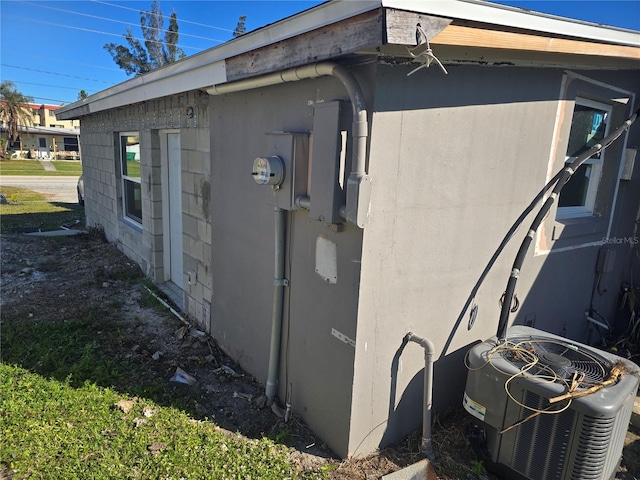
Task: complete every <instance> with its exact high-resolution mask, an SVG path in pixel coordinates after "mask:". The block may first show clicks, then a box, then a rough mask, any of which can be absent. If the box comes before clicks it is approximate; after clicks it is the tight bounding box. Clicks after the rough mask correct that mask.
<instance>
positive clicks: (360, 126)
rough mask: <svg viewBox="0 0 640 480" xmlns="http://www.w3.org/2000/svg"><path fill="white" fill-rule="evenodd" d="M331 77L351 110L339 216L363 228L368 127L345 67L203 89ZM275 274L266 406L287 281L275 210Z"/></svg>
mask: <svg viewBox="0 0 640 480" xmlns="http://www.w3.org/2000/svg"><path fill="white" fill-rule="evenodd" d="M322 76H332V77H335V78H336V79H338V80H339V81H340V82H341V83H342V85H343V86H344V87H345V89H346V91H347V94H348V95H349V99H350V101H351V107H352V110H353V124H352V129H351V134H352V135H353V153H352V160H351V173H350V175H349V178H348V179H347V202H346V205H345V206H343V207H342V208H341V209H340V212H341V214H342V216H343V217H344V218H346V220H347V221H348V222H351V223H353V224H355V225H357V226H358V227H360V228H363V227H364V226H365V225H366V224H367V221H368V217H369V200H370V193H371V190H370V187H371V177H370V176H369V175H367V173H366V170H365V167H366V159H367V139H368V136H369V125H368V122H367V109H366V104H365V100H364V94H363V92H362V89H361V88H360V84H359V83H358V81H357V80H356V78H355V77H354V75H353V74H352V73H351V72H350V71H349V70H348V69H347V68H345V67H343V66H341V65H338V64H336V63H331V62H320V63H315V64H312V65H304V66H301V67H296V68H291V69H289V70H284V71H282V72H276V73H271V74H268V75H263V76H261V77H257V78H248V79H244V80H238V81H236V82H230V83H224V84H219V85H213V86H211V87H210V88H208V89H207V93H209V95H224V94H227V93H234V92H241V91H244V90H251V89H254V88H261V87H268V86H271V85H277V84H280V83H287V82H297V81H298V80H305V79H311V78H317V77H322ZM296 204H297V205H298V206H299V207H302V208H309V204H310V199H309V197H301V198H299V199H296ZM275 217H276V220H275V242H276V244H275V274H274V280H273V281H274V287H273V312H272V323H271V347H270V351H269V370H268V375H267V384H266V389H265V395H266V397H267V405H268V406H271V405H273V402H274V401H275V398H276V395H277V392H278V381H279V367H280V347H281V345H280V337H281V334H282V316H283V303H284V287H285V286H286V283H287V281H286V280H285V278H284V268H285V236H286V233H285V232H286V219H285V211H284V210H281V209H279V208H276V209H275Z"/></svg>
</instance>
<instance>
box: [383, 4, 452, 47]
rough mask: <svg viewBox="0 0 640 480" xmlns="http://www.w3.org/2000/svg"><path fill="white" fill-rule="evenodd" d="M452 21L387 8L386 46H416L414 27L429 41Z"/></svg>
mask: <svg viewBox="0 0 640 480" xmlns="http://www.w3.org/2000/svg"><path fill="white" fill-rule="evenodd" d="M451 22H452V19H450V18H444V17H434V16H431V15H424V14H420V13H413V12H407V11H404V10H395V9H392V8H388V9H386V10H385V33H386V39H385V40H386V41H385V43H386V44H398V45H407V46H416V26H417V25H418V24H420V27H421V28H422V30H424V32H425V33H426V34H427V36H428V37H429V41H431V39H432V38H433V37H435V36H436V35H438V34H439V33H440V32H442V31H443V30H444V29H445V28H446V27H447V26H448V25H449V24H450V23H451Z"/></svg>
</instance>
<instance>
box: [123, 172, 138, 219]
mask: <svg viewBox="0 0 640 480" xmlns="http://www.w3.org/2000/svg"><path fill="white" fill-rule="evenodd" d="M141 193H142V192H141V188H140V184H139V183H136V182H132V181H131V180H124V204H125V210H126V212H125V213H126V215H127V217H129V218H132V219H134V220H136V221H137V222H139V223H142V195H141Z"/></svg>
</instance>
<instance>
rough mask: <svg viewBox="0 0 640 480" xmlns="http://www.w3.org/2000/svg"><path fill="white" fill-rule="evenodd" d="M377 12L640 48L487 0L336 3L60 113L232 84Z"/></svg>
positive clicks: (633, 38)
mask: <svg viewBox="0 0 640 480" xmlns="http://www.w3.org/2000/svg"><path fill="white" fill-rule="evenodd" d="M377 8H393V9H398V10H405V11H413V12H416V13H422V14H426V15H436V16H443V17H447V18H454V19H462V20H470V21H476V22H482V23H487V24H493V25H500V26H508V27H512V28H520V29H526V30H529V31H533V32H541V33H545V34H555V35H562V36H570V37H575V38H579V39H585V40H593V41H600V42H605V43H611V44H617V45H627V46H635V47H640V32H635V31H632V30H624V29H619V28H613V27H604V26H600V25H596V24H591V23H587V22H581V21H577V20H571V19H564V18H560V17H555V16H552V15H546V14H541V13H536V12H530V11H527V10H523V9H518V8H513V7H507V6H504V5H497V4H493V3H489V2H484V1H481V0H428V1H425V0H362V1H351V0H333V1H329V2H326V3H323V4H321V5H318V6H317V7H314V8H311V9H309V10H306V11H304V12H301V13H298V14H297V15H293V16H291V17H288V18H285V19H283V20H280V21H279V22H277V23H273V24H270V25H267V26H265V27H263V28H260V29H258V30H255V31H253V32H250V33H248V34H246V35H243V36H241V37H238V38H236V39H233V40H231V41H229V42H227V43H224V44H222V45H219V46H217V47H214V48H211V49H209V50H206V51H204V52H201V53H199V54H196V55H193V56H190V57H187V58H185V59H183V60H180V61H178V62H175V63H173V64H171V65H168V66H166V67H164V68H161V69H158V70H156V71H153V72H150V73H147V74H145V75H141V76H139V77H135V78H132V79H130V80H127V81H125V82H123V83H120V84H118V85H115V86H113V87H111V88H108V89H106V90H103V91H101V92H99V93H97V94H95V95H91V96H90V97H88V98H87V99H84V100H81V101H78V102H75V103H72V104H70V105H67V106H64V107H62V108H60V109H58V110H56V116H57V118H59V119H61V120H69V119H74V118H79V117H81V116H84V115H88V114H91V113H96V112H100V111H104V110H108V109H112V108H117V107H121V106H124V105H130V104H134V103H138V102H143V101H147V100H151V99H154V98H160V97H165V96H168V95H174V94H177V93H181V92H186V91H190V90H197V89H204V88H207V87H211V86H212V85H220V84H224V83H226V82H227V76H226V70H225V60H226V59H228V58H231V57H234V56H237V55H241V54H243V53H247V52H250V51H252V50H256V49H259V48H261V47H264V46H266V45H270V44H273V43H275V42H279V41H282V40H285V39H288V38H293V37H295V36H297V35H302V34H304V33H307V32H309V31H311V30H315V29H318V28H322V27H324V26H327V25H330V24H333V23H336V22H339V21H341V20H345V19H347V18H351V17H354V16H356V15H359V14H361V13H365V12H368V11H371V10H375V9H377Z"/></svg>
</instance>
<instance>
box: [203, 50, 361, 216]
mask: <svg viewBox="0 0 640 480" xmlns="http://www.w3.org/2000/svg"><path fill="white" fill-rule="evenodd" d="M322 76H332V77H335V78H336V79H338V80H340V82H341V83H342V85H343V86H344V87H345V89H346V90H347V94H348V95H349V99H350V101H351V108H352V110H353V124H352V128H351V134H352V136H353V154H352V160H351V173H350V175H349V178H348V179H347V202H346V205H345V208H344V212H345V215H344V216H345V218H346V220H347V221H348V222H351V223H353V224H355V225H357V226H358V227H360V228H364V226H365V225H366V224H367V221H368V218H369V201H370V198H371V177H370V176H369V175H367V173H366V170H365V167H366V160H367V139H368V136H369V125H368V122H367V109H366V104H365V100H364V94H363V93H362V89H361V88H360V84H359V83H358V81H357V80H356V78H355V77H354V75H353V74H352V73H351V72H350V71H349V70H348V69H347V68H345V67H343V66H341V65H338V64H336V63H332V62H319V63H315V64H312V65H304V66H301V67H295V68H291V69H289V70H284V71H282V72H276V73H271V74H268V75H263V76H261V77H257V78H248V79H244V80H238V81H237V82H231V83H224V84H220V85H213V86H212V87H210V88H208V89H207V93H209V95H223V94H226V93H233V92H240V91H243V90H251V89H254V88H260V87H267V86H270V85H277V84H279V83H287V82H296V81H298V80H305V79H310V78H317V77H322ZM305 203H306V204H307V205H308V203H307V202H305ZM305 208H306V207H305ZM341 210H342V209H341Z"/></svg>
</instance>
